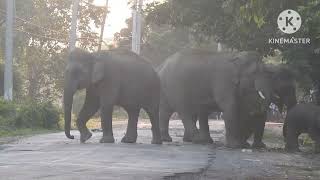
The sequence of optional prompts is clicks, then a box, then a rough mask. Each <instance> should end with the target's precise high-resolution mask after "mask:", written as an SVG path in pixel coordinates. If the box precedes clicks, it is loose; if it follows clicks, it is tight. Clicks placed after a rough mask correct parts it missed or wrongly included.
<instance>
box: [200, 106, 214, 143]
mask: <svg viewBox="0 0 320 180" xmlns="http://www.w3.org/2000/svg"><path fill="white" fill-rule="evenodd" d="M208 116H209V113H207V112H203V113H200V114H199V126H200V143H209V144H212V143H213V140H212V138H211V136H210V131H209V124H208Z"/></svg>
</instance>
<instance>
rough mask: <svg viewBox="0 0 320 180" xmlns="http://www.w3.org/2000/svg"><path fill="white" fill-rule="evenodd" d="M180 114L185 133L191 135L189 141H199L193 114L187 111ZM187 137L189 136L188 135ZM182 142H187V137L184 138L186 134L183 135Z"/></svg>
mask: <svg viewBox="0 0 320 180" xmlns="http://www.w3.org/2000/svg"><path fill="white" fill-rule="evenodd" d="M179 114H181V118H182V122H183V126H184V129H185V135H190V136H191V141H192V142H193V143H198V142H200V140H201V138H200V134H199V131H198V129H197V126H196V124H195V123H194V116H192V115H191V114H188V113H179ZM188 138H189V137H188ZM183 141H184V142H189V139H187V138H186V136H184V137H183Z"/></svg>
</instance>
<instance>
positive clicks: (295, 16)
mask: <svg viewBox="0 0 320 180" xmlns="http://www.w3.org/2000/svg"><path fill="white" fill-rule="evenodd" d="M277 23H278V28H279V29H280V31H282V32H283V33H285V34H293V33H295V32H297V31H298V30H299V29H300V28H301V24H302V18H301V16H300V14H299V13H298V12H297V11H294V10H292V9H287V10H284V11H282V12H281V13H280V14H279V16H278V19H277ZM268 43H269V44H280V45H286V44H288V45H289V44H304V45H310V44H311V39H310V38H308V37H287V36H284V37H277V38H269V39H268Z"/></svg>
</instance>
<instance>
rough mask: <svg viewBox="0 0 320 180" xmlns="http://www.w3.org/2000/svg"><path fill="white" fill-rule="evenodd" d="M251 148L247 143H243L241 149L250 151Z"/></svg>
mask: <svg viewBox="0 0 320 180" xmlns="http://www.w3.org/2000/svg"><path fill="white" fill-rule="evenodd" d="M250 147H251V145H250V144H249V143H248V142H247V141H246V142H244V143H242V145H241V148H244V149H248V148H250Z"/></svg>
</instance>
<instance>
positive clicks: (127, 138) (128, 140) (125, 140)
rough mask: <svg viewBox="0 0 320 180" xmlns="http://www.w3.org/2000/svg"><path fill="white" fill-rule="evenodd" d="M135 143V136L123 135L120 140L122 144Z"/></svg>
mask: <svg viewBox="0 0 320 180" xmlns="http://www.w3.org/2000/svg"><path fill="white" fill-rule="evenodd" d="M136 141H137V136H128V135H125V136H124V137H123V138H122V139H121V142H122V143H135V142H136Z"/></svg>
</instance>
